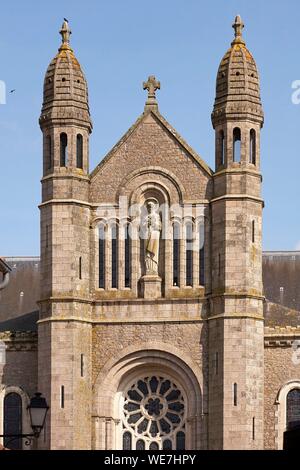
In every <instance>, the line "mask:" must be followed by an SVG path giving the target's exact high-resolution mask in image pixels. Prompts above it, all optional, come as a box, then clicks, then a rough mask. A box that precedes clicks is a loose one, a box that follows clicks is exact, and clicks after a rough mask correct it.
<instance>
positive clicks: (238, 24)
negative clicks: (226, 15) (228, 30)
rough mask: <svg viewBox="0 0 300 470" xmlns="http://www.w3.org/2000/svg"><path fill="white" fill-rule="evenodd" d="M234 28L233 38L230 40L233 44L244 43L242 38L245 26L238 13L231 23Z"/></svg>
mask: <svg viewBox="0 0 300 470" xmlns="http://www.w3.org/2000/svg"><path fill="white" fill-rule="evenodd" d="M232 27H233V29H234V35H235V39H234V40H233V42H232V45H234V44H246V43H245V41H244V39H243V29H244V27H245V25H244V23H243V20H242V18H241V16H240V15H237V16H236V17H235V20H234V23H233V25H232Z"/></svg>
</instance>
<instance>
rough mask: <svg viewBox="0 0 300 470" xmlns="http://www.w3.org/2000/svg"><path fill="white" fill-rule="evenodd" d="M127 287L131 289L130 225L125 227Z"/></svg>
mask: <svg viewBox="0 0 300 470" xmlns="http://www.w3.org/2000/svg"><path fill="white" fill-rule="evenodd" d="M125 287H128V288H129V287H131V234H130V225H129V224H127V225H126V227H125Z"/></svg>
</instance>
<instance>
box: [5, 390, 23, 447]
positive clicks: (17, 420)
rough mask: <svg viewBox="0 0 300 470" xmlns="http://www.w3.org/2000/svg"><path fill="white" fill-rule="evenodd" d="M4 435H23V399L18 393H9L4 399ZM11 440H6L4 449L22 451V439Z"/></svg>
mask: <svg viewBox="0 0 300 470" xmlns="http://www.w3.org/2000/svg"><path fill="white" fill-rule="evenodd" d="M4 434H22V398H21V397H20V395H19V394H18V393H8V394H7V395H6V396H5V398H4ZM10 440H11V439H10V438H9V437H7V438H5V439H4V447H6V446H8V447H9V449H14V450H21V449H22V439H17V440H15V441H11V442H10Z"/></svg>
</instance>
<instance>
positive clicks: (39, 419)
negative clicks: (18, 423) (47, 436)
mask: <svg viewBox="0 0 300 470" xmlns="http://www.w3.org/2000/svg"><path fill="white" fill-rule="evenodd" d="M27 409H28V411H29V416H30V424H31V428H32V434H2V435H1V434H0V437H4V438H5V439H8V441H7V442H6V443H5V445H6V446H8V445H9V444H10V443H11V442H13V441H16V440H17V439H23V438H25V439H26V441H25V445H30V444H31V442H32V441H33V438H36V439H37V438H39V437H40V434H41V432H42V430H43V428H44V425H45V421H46V416H47V413H48V410H49V406H48V405H47V402H46V399H45V398H44V397H43V396H42V394H41V393H36V394H35V395H34V397H32V398H31V400H30V404H29V405H28V407H27Z"/></svg>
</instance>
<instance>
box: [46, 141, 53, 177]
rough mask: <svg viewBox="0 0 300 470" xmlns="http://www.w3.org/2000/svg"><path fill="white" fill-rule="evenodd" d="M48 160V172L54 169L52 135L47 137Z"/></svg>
mask: <svg viewBox="0 0 300 470" xmlns="http://www.w3.org/2000/svg"><path fill="white" fill-rule="evenodd" d="M46 158H47V170H50V169H51V168H52V138H51V136H50V135H47V137H46Z"/></svg>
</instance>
